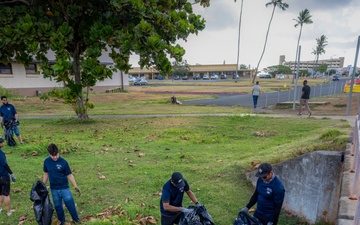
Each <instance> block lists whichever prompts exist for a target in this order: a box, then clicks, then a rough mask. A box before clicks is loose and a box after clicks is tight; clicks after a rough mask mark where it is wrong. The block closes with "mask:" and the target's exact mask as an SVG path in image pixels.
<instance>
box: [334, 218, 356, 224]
mask: <svg viewBox="0 0 360 225" xmlns="http://www.w3.org/2000/svg"><path fill="white" fill-rule="evenodd" d="M337 225H354V222H353V221H352V220H351V221H350V220H342V219H339V220H338V222H337Z"/></svg>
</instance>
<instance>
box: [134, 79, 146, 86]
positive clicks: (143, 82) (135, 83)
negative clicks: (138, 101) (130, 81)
mask: <svg viewBox="0 0 360 225" xmlns="http://www.w3.org/2000/svg"><path fill="white" fill-rule="evenodd" d="M145 84H147V80H146V79H145V78H136V80H135V81H134V85H145Z"/></svg>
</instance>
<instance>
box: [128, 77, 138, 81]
mask: <svg viewBox="0 0 360 225" xmlns="http://www.w3.org/2000/svg"><path fill="white" fill-rule="evenodd" d="M128 80H129V82H135V80H136V78H135V77H133V76H129V78H128Z"/></svg>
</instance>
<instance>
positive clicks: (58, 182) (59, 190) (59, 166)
mask: <svg viewBox="0 0 360 225" xmlns="http://www.w3.org/2000/svg"><path fill="white" fill-rule="evenodd" d="M47 150H48V152H49V154H50V156H49V157H48V158H46V159H45V160H44V176H43V183H44V184H46V182H47V180H48V179H49V180H50V190H51V196H52V199H53V202H54V207H55V210H56V214H57V217H58V220H59V221H60V222H61V225H64V223H65V213H64V208H63V201H64V203H65V206H66V208H67V209H68V210H69V213H70V215H71V217H72V220H73V222H75V223H78V222H80V219H79V216H78V213H77V211H76V206H75V202H74V198H73V196H72V194H71V191H70V188H69V182H68V181H69V180H70V182H71V183H72V185H73V186H74V188H75V190H76V191H77V192H78V193H79V194H80V193H81V192H80V189H79V188H78V186H77V185H76V181H75V178H74V176H73V175H72V172H71V169H70V166H69V164H68V162H67V161H66V160H65V159H64V158H62V157H60V156H59V149H58V147H57V146H56V145H55V144H53V143H51V144H50V145H49V146H48V148H47Z"/></svg>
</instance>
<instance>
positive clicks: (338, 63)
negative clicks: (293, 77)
mask: <svg viewBox="0 0 360 225" xmlns="http://www.w3.org/2000/svg"><path fill="white" fill-rule="evenodd" d="M344 60H345V57H339V58H331V59H322V60H318V63H317V65H321V64H327V65H328V69H329V70H330V69H335V70H336V69H341V68H343V67H344ZM279 65H284V66H288V67H290V69H291V70H292V71H296V68H297V62H295V61H286V60H285V55H281V56H280V58H279ZM314 67H315V60H311V61H300V63H299V70H312V69H313V68H314Z"/></svg>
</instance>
